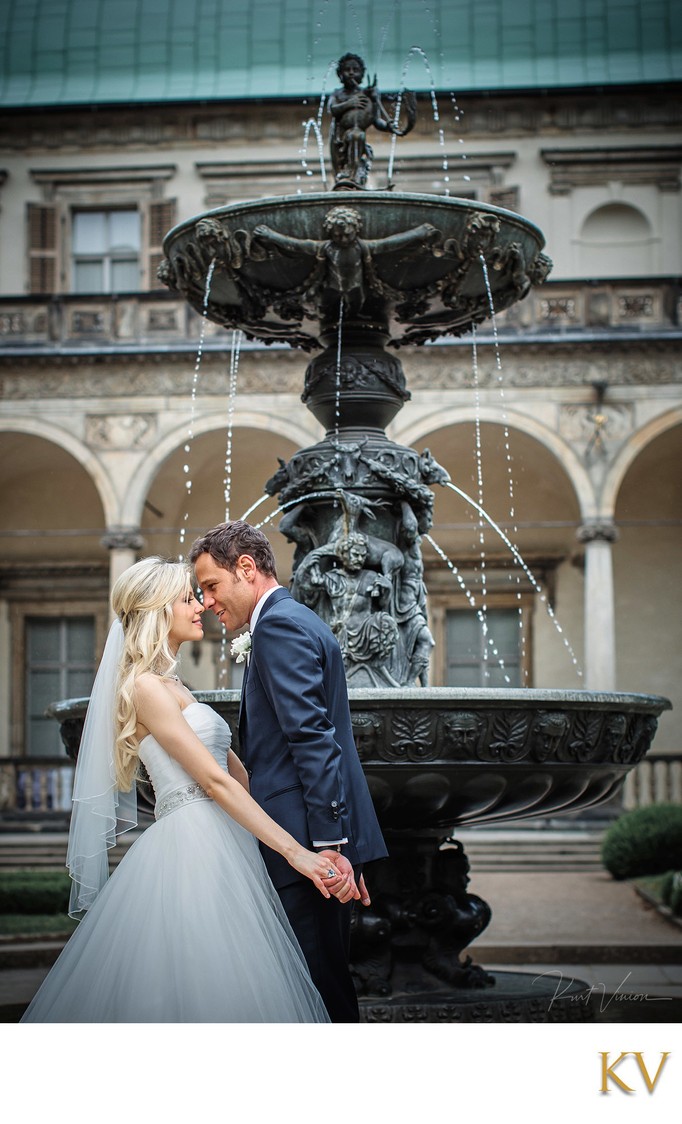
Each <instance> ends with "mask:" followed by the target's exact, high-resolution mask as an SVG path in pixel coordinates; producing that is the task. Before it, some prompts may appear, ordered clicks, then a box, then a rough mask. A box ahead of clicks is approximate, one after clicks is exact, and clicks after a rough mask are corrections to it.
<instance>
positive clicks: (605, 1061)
mask: <svg viewBox="0 0 682 1124" xmlns="http://www.w3.org/2000/svg"><path fill="white" fill-rule="evenodd" d="M599 1056H600V1058H601V1089H600V1090H599V1092H600V1093H610V1092H611V1089H610V1088H609V1081H612V1082H613V1084H614V1085H616V1086H617V1087H618V1088H619V1089H622V1090H623V1092H624V1093H635V1092H636V1089H633V1088H632V1086H631V1085H628V1084H627V1082H626V1081H625V1080H624V1079H623V1076H619V1074H617V1073H616V1069H617V1068H618V1067H622V1065H623V1064H624V1063H625V1059H626V1058H634V1059H635V1063H636V1066H637V1069H635V1070H634V1075H633V1066H632V1063H630V1064H629V1065H628V1066H627V1073H626V1075H627V1078H628V1081H633V1080H634V1078H635V1077H637V1078H638V1079H639V1078H640V1077H641V1079H642V1080H643V1082H644V1085H645V1087H646V1089H647V1091H648V1092H649V1093H653V1092H655V1090H656V1085H657V1084H658V1081H659V1080H660V1077H661V1074H662V1072H663V1067H664V1065H665V1063H666V1062H667V1060H668V1058H669V1057H670V1052H669V1051H666V1053H661V1060H660V1062H659V1063H658V1069H657V1070H656V1072H655V1074H654V1075H653V1077H652V1076H651V1075H650V1074H649V1070H648V1069H647V1066H646V1063H645V1061H644V1054H643V1053H642V1052H641V1051H639V1052H637V1053H629V1052H624V1053H622V1054H621V1055H620V1057H618V1058H616V1060H615V1061H613V1062H611V1063H609V1055H608V1054H603V1053H600V1055H599ZM637 1070H639V1074H638V1072H637Z"/></svg>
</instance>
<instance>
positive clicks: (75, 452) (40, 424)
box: [0, 418, 119, 526]
mask: <svg viewBox="0 0 682 1124" xmlns="http://www.w3.org/2000/svg"><path fill="white" fill-rule="evenodd" d="M0 432H5V433H24V434H26V436H27V437H38V438H40V439H42V440H44V441H47V442H48V443H49V444H50V445H56V446H57V447H58V448H60V449H63V450H64V452H66V453H68V454H69V455H70V456H72V457H73V458H74V460H75V461H77V463H78V464H79V465H80V466H81V468H82V469H84V471H85V472H86V473H87V474H88V476H89V477H90V479H91V480H92V482H93V484H94V486H95V488H96V490H97V494H98V496H99V499H100V503H101V504H102V508H103V511H104V521H105V524H106V526H110V525H111V524H115V523H118V522H119V517H118V511H119V502H118V497H117V496H116V492H115V490H114V488H113V486H112V482H111V479H110V478H109V476H108V474H107V472H106V470H105V468H104V466H103V465H102V464H101V462H100V461H99V460H98V459H97V457H96V456H95V454H94V453H93V452H92V450H91V449H89V448H88V446H87V445H85V444H84V443H83V442H82V441H79V440H78V438H76V437H74V436H73V434H71V433H69V432H67V430H65V429H61V428H60V427H59V426H58V425H55V424H54V422H52V421H50V422H49V423H48V422H45V421H42V420H41V419H38V418H30V419H29V418H3V419H2V423H0Z"/></svg>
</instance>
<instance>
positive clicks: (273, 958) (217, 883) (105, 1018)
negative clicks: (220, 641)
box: [22, 558, 338, 1023]
mask: <svg viewBox="0 0 682 1124" xmlns="http://www.w3.org/2000/svg"><path fill="white" fill-rule="evenodd" d="M112 607H113V609H114V612H115V613H116V616H117V618H118V619H117V620H115V621H114V623H113V625H112V626H111V630H110V632H109V637H108V639H107V643H106V647H105V650H104V655H103V657H102V661H101V664H100V668H99V671H98V674H97V678H96V680H95V685H94V687H93V691H92V695H91V699H90V704H89V707H88V712H87V715H86V720H85V725H84V729H83V737H82V739H81V748H80V752H79V755H78V764H77V767H76V777H75V784H74V796H73V800H74V807H73V813H72V817H71V829H70V833H69V846H68V852H67V865H68V867H69V872H70V874H71V878H72V880H73V881H72V889H71V902H70V906H69V913H70V914H71V915H72V916H83V915H84V916H83V920H82V922H81V924H80V925H79V926H78V929H77V930H76V932H75V933H74V934H73V936H72V937H71V939H70V940H69V942H68V944H67V945H66V947H65V948H64V950H63V952H62V953H61V955H60V957H59V959H58V960H57V962H56V963H55V965H54V967H53V968H52V970H51V971H50V973H49V974H48V976H47V977H46V979H45V980H44V982H43V984H42V986H41V988H40V989H39V991H38V992H37V994H36V996H35V997H34V999H33V1001H32V1002H31V1004H30V1005H29V1007H28V1009H27V1011H26V1013H25V1014H24V1016H23V1019H22V1022H62V1023H63V1022H76V1023H86V1022H100V1023H118V1022H128V1023H144V1022H172V1023H184V1022H194V1023H204V1022H230V1023H232V1022H235V1023H236V1022H328V1021H329V1018H328V1015H327V1012H326V1010H325V1007H324V1005H323V1003H322V1000H321V999H320V996H319V994H318V992H317V990H316V989H315V987H314V986H313V983H312V980H311V979H310V975H309V973H308V968H307V966H306V964H305V961H304V959H303V954H302V953H301V950H300V948H299V946H298V943H297V941H296V938H295V936H294V934H293V932H292V930H291V928H290V926H289V922H288V921H287V918H286V915H285V914H284V911H283V909H282V907H281V905H280V902H279V898H278V896H277V893H276V892H275V890H274V888H273V886H272V883H271V882H270V879H269V877H268V875H267V872H266V870H265V866H264V863H263V860H262V858H261V855H260V851H259V848H258V843H257V840H258V839H260V840H261V841H262V842H263V843H265V844H267V846H269V847H272V848H274V849H275V850H276V851H278V852H279V853H280V854H281V855H283V856H284V858H285V859H286V860H287V861H288V862H289V864H290V865H291V866H292V867H294V869H295V870H297V871H298V872H299V873H301V874H304V875H306V876H307V877H308V878H310V879H311V880H312V882H313V883H314V885H315V886H316V887H317V888H318V890H319V891H320V893H322V894H323V895H324V896H325V897H329V896H330V893H329V890H328V889H327V887H326V886H325V879H326V880H330V879H331V880H333V879H337V881H336V882H334V881H330V883H329V884H330V885H331V886H332V887H333V888H334V892H336V887H337V885H338V872H337V871H336V870H335V869H334V868H333V864H332V865H331V866H330V863H329V860H328V859H326V858H323V857H321V856H320V855H318V854H315V853H313V852H312V851H307V850H306V849H305V848H303V847H301V846H300V844H299V843H297V841H296V840H295V839H293V837H292V836H291V835H289V834H288V832H286V831H284V830H283V829H282V828H280V827H279V826H278V825H277V824H276V823H275V822H274V821H273V820H271V819H270V817H269V816H268V815H267V814H266V813H265V812H264V811H263V810H262V808H260V806H259V805H258V804H256V802H255V801H254V800H253V799H252V798H251V796H250V795H249V792H248V783H249V782H248V777H247V774H246V770H245V769H244V766H243V765H242V764H241V762H240V761H239V758H238V757H237V756H236V754H235V753H233V752H232V750H231V749H230V729H229V727H228V725H227V724H226V723H225V722H224V721H223V719H222V718H220V716H219V715H218V714H217V713H216V712H215V711H214V710H213V709H212V708H211V707H210V706H208V705H206V704H204V703H199V702H196V700H195V699H194V698H193V696H192V695H191V694H190V692H189V691H188V690H187V689H186V688H185V687H184V686H183V685H182V684H181V682H180V680H179V678H178V676H177V675H175V674H174V672H175V667H176V656H177V653H178V649H179V647H180V645H181V644H182V643H183V642H185V641H188V640H190V641H191V640H197V639H200V638H201V637H202V636H203V628H202V623H201V614H202V612H203V606H202V605H201V604H200V603H199V602H198V601H197V600H196V598H195V596H194V593H193V590H192V585H191V573H190V570H189V568H188V567H187V566H186V565H185V564H184V563H179V562H165V561H164V560H163V559H161V558H147V559H144V560H143V561H141V562H137V563H136V564H135V565H134V566H132V567H131V568H130V569H129V570H126V572H125V573H124V574H122V575H121V577H120V578H119V579H118V581H117V582H116V584H115V586H114V588H113V591H112ZM138 761H142V763H143V765H144V766H145V768H146V770H147V772H148V774H149V777H150V779H151V782H152V785H153V787H154V793H155V797H156V807H155V813H154V814H155V817H156V822H155V823H154V824H153V825H152V826H150V827H149V828H147V830H146V831H145V832H144V833H143V834H142V835H141V836H140V837H139V838H138V839H137V840H136V841H135V843H134V844H133V845H132V847H131V848H130V850H129V851H128V853H127V854H126V855H125V857H124V858H123V860H122V861H121V863H120V864H119V866H118V868H117V869H116V870H115V871H114V873H113V874H112V876H111V878H109V877H108V859H107V851H108V848H109V847H112V846H114V844H115V843H116V837H117V835H119V834H121V833H122V832H124V831H127V830H129V829H130V828H132V827H135V826H136V825H137V807H136V796H135V777H136V773H137V769H138Z"/></svg>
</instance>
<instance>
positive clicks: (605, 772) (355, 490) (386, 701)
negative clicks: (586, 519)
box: [53, 55, 670, 1021]
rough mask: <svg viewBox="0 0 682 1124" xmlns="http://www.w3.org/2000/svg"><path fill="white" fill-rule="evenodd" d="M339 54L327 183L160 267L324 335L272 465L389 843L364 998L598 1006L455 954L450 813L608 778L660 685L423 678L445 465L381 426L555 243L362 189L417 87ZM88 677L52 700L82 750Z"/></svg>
mask: <svg viewBox="0 0 682 1124" xmlns="http://www.w3.org/2000/svg"><path fill="white" fill-rule="evenodd" d="M338 74H339V77H340V79H341V81H342V85H341V86H340V87H339V89H338V90H336V91H335V92H334V93H333V94H332V95H331V97H330V99H329V110H330V112H331V115H332V118H333V125H332V136H331V157H332V167H333V169H334V174H335V182H334V188H333V191H332V192H331V193H329V192H324V193H319V194H307V195H290V196H284V197H281V198H272V199H262V200H258V201H256V202H249V203H240V204H234V205H231V206H227V207H221V208H218V209H217V210H213V211H210V212H208V213H207V214H204V215H200V216H198V217H194V218H192V219H189V220H188V221H186V222H183V223H181V224H180V225H179V226H177V227H175V228H174V229H173V230H172V231H170V233H169V234H168V235H167V236H166V239H165V243H164V251H165V255H166V258H165V261H164V262H163V263H162V265H161V267H160V270H159V276H160V279H161V280H162V281H163V282H164V283H165V284H166V285H168V286H169V287H170V288H171V289H172V290H174V291H177V292H180V293H182V294H183V296H184V297H185V299H186V300H187V301H188V302H189V303H190V304H191V305H192V306H193V307H194V308H195V309H196V310H197V311H198V312H199V313H200V314H202V315H206V316H207V317H208V319H210V320H212V321H215V322H217V323H219V324H222V325H224V326H225V327H227V328H233V329H240V330H241V331H242V332H243V333H244V334H245V335H246V337H247V338H249V339H254V340H260V341H263V342H265V343H273V342H278V343H288V344H290V345H291V346H292V347H294V348H297V349H300V350H302V351H305V352H314V353H315V354H314V356H313V357H312V358H311V360H310V362H309V365H308V368H307V370H306V373H305V381H304V391H303V401H304V402H305V403H306V405H307V407H308V408H309V409H310V410H311V411H312V412H313V414H314V416H315V417H316V419H317V420H318V421H319V422H320V423H321V424H322V425H323V426H324V428H325V430H326V432H325V436H324V438H323V439H322V440H321V441H320V442H318V443H317V444H316V445H314V446H312V447H310V448H307V449H303V450H301V451H299V452H297V453H296V454H295V455H294V456H293V457H292V458H291V459H290V460H289V461H288V462H286V463H285V462H284V461H280V465H279V468H278V469H277V471H276V472H275V473H274V474H273V476H272V478H271V479H270V480H268V481H267V482H266V484H265V489H266V491H267V492H268V493H269V494H271V495H276V496H277V497H278V501H279V504H280V506H281V507H282V509H283V511H284V514H283V518H282V520H281V523H280V525H279V530H280V531H281V532H282V533H283V534H284V535H285V536H286V538H287V539H288V540H289V541H290V542H292V543H293V544H295V553H294V560H293V576H292V582H291V588H292V592H293V594H294V596H295V597H297V598H298V599H299V600H301V601H303V602H305V603H306V604H308V605H309V606H311V607H312V608H313V609H314V610H315V611H316V612H318V613H319V614H320V616H322V617H323V619H325V620H326V621H327V622H328V623H329V625H330V627H331V628H332V629H333V631H334V632H335V634H336V635H337V637H338V639H339V643H340V645H341V648H342V651H343V654H344V661H345V665H346V672H347V679H348V686H349V693H350V699H351V709H352V714H353V723H354V730H355V735H356V741H357V745H358V750H359V753H360V757H361V760H362V763H363V767H364V770H365V773H366V776H367V779H368V783H369V786H370V790H371V793H372V797H373V799H374V802H375V805H376V808H377V812H378V815H379V819H380V822H381V824H382V828H383V830H384V832H385V835H386V838H387V843H388V846H389V851H390V853H391V858H390V859H389V860H388V861H385V862H382V863H379V864H376V868H375V869H374V870H372V871H371V880H372V890H373V895H372V896H373V906H372V909H371V911H369V912H368V911H358V917H357V923H356V927H355V932H354V946H353V955H352V960H353V965H354V971H355V976H356V981H357V985H358V990H359V993H360V995H361V997H362V1004H361V1005H362V1009H363V1011H364V1015H363V1017H364V1018H365V1019H367V1020H374V1021H377V1020H383V1021H404V1020H412V1019H415V1018H416V1019H422V1020H423V1019H427V1020H437V1021H443V1020H445V1021H447V1020H461V1019H464V1020H477V1019H493V1020H499V1019H522V1020H524V1019H531V1018H533V1019H543V1018H545V1019H554V1018H584V1017H589V1011H588V1010H587V1009H586V1007H585V1005H584V1004H580V1003H578V1004H575V1003H574V1004H571V1003H570V1002H567V1003H566V1004H563V1005H561V1004H552V1005H551V1012H549V1010H548V1008H549V1006H550V1005H549V1004H547V1002H546V997H545V996H543V994H542V993H541V992H538V991H533V989H532V988H530V987H529V986H528V984H527V982H526V980H525V978H521V979H520V980H519V978H518V977H519V973H501V974H500V975H499V976H498V977H495V976H494V975H492V974H491V973H488V972H486V971H485V970H484V969H483V968H481V967H479V966H477V965H475V964H473V963H472V961H471V958H470V957H469V956H466V955H465V956H464V957H462V953H463V951H464V950H465V949H466V947H467V945H468V944H469V943H470V942H471V941H472V940H474V939H475V938H476V937H477V936H478V935H479V934H480V933H481V932H482V931H483V929H484V928H485V926H486V925H487V924H488V922H489V920H490V916H491V911H490V908H489V907H488V905H487V904H486V903H485V902H483V901H482V900H481V899H480V898H478V897H476V896H475V895H473V894H470V893H469V892H468V890H467V884H468V881H469V875H468V870H469V867H468V862H467V859H466V855H465V854H464V850H463V848H462V846H461V844H460V843H458V842H457V841H456V839H454V838H453V832H456V829H457V827H458V826H464V825H473V824H483V823H503V822H507V821H513V820H519V819H525V818H528V817H532V816H535V817H538V816H549V815H552V816H555V815H558V814H561V813H566V812H576V811H579V810H581V809H585V808H589V807H593V806H595V805H597V804H600V803H602V802H604V801H607V800H609V799H610V798H611V797H613V796H614V795H615V794H617V793H618V791H619V789H620V788H621V786H622V784H623V781H624V779H625V776H626V774H627V773H628V771H629V770H631V769H632V768H633V767H634V766H635V765H636V764H637V762H638V761H640V760H641V758H642V757H643V755H644V754H645V753H646V752H647V750H648V749H649V747H650V745H651V742H652V739H653V736H654V733H655V730H656V725H657V716H658V715H659V714H660V713H661V711H662V710H664V709H665V708H667V707H669V705H670V704H669V702H668V700H667V699H663V698H660V697H658V696H649V695H639V694H619V693H608V694H607V693H594V692H588V691H580V690H575V691H574V690H566V691H564V690H537V689H520V688H519V689H509V690H502V689H473V688H472V689H454V688H433V687H430V686H429V685H428V665H429V655H430V651H431V648H432V645H433V639H432V637H431V633H430V631H429V627H428V614H427V604H426V596H425V586H424V580H423V564H422V557H421V550H420V541H421V536H423V535H424V534H425V533H427V532H428V530H429V528H430V526H431V521H432V512H433V504H434V494H433V490H432V488H433V486H434V485H435V486H438V485H442V484H444V483H445V482H447V481H448V480H449V474H448V472H447V471H446V469H445V468H443V467H442V466H440V465H439V464H437V463H436V461H435V460H434V459H433V457H432V456H431V454H430V452H429V450H428V449H425V450H423V451H422V452H418V451H416V450H414V449H412V448H407V447H404V446H401V445H398V444H396V443H395V442H393V441H391V440H389V439H388V438H387V436H386V433H385V427H386V426H387V425H388V423H389V422H390V421H391V420H392V418H393V417H395V415H396V414H397V412H398V411H399V410H400V409H401V407H402V405H403V404H404V402H405V401H407V400H408V399H409V397H410V394H409V390H408V389H407V387H406V383H405V376H404V373H403V369H402V365H401V363H400V360H399V358H398V355H397V354H396V351H397V350H398V349H399V348H400V347H401V346H402V345H420V344H424V343H426V342H427V341H430V340H435V339H437V338H439V337H441V336H444V335H461V334H463V333H465V332H467V331H469V330H470V329H471V327H472V326H473V325H476V324H478V323H480V322H482V321H483V320H485V319H486V318H487V317H489V315H490V311H491V310H490V300H491V299H492V303H493V306H494V309H495V311H496V312H499V311H500V310H502V309H505V308H508V307H509V306H511V305H512V304H514V303H515V302H516V301H519V300H522V299H523V298H524V297H525V296H526V295H527V293H528V292H529V290H530V288H531V286H532V285H537V284H540V283H541V282H542V281H543V280H544V279H545V277H546V276H547V274H548V273H549V271H550V269H551V264H552V263H551V261H550V259H549V258H548V257H546V255H545V254H544V253H543V246H544V239H543V236H542V234H541V232H540V231H539V230H538V229H537V228H536V227H535V226H534V225H533V224H532V223H530V222H528V220H526V219H525V218H522V217H521V216H520V215H517V214H514V213H512V212H509V211H505V210H502V209H500V208H497V207H493V206H487V205H484V204H481V203H478V202H475V201H472V200H463V199H458V198H453V197H449V196H447V197H446V196H433V195H419V194H410V193H400V192H397V191H394V190H385V191H380V190H368V189H367V186H366V185H367V178H368V174H369V171H370V169H371V164H372V155H373V154H372V149H371V146H370V145H369V143H368V141H367V132H368V130H369V129H370V128H371V127H375V128H377V129H379V130H381V131H384V132H389V133H396V134H398V135H402V134H404V133H406V132H408V131H409V129H410V128H411V127H412V125H413V124H414V117H415V109H414V98H413V96H412V95H410V94H409V92H406V91H405V92H403V93H402V94H401V97H400V99H399V100H398V103H396V104H395V107H394V112H393V115H391V113H390V112H389V111H388V110H387V109H386V107H385V105H384V101H383V100H382V97H381V95H380V93H379V91H378V89H377V87H376V80H375V81H374V83H373V84H371V85H369V86H365V87H361V82H362V78H363V74H364V64H363V63H362V60H361V59H359V58H358V56H355V55H345V56H344V57H343V58H342V59H340V60H339V67H338ZM401 113H402V116H403V117H404V118H405V119H406V120H405V122H404V124H403V125H402V126H401V125H400V124H399V117H400V116H401ZM209 273H210V278H211V279H210V287H209V289H208V293H207V277H208V276H209ZM486 276H487V280H486ZM387 347H390V348H391V351H388V350H387ZM197 697H198V698H200V699H201V700H202V701H205V702H209V703H210V704H211V705H212V706H214V707H215V708H216V709H217V710H218V711H219V712H220V713H221V714H223V715H224V717H225V718H226V719H227V720H228V721H229V722H230V725H231V727H232V731H233V735H234V738H235V744H236V745H237V746H238V731H237V721H236V718H237V711H238V693H237V692H234V691H212V692H198V693H197ZM85 701H86V700H85ZM85 701H84V700H80V701H75V700H69V701H68V702H66V703H60V704H56V705H55V707H54V708H53V713H54V714H55V716H56V717H57V718H58V719H59V720H60V721H61V722H62V733H63V736H64V739H65V741H66V743H67V747H68V746H70V748H71V752H72V753H73V752H76V751H77V744H78V740H79V737H80V724H81V721H82V714H83V711H84V702H85ZM512 977H515V978H512ZM575 986H576V988H577V989H578V990H580V988H581V987H583V986H584V985H582V984H581V982H580V981H576V983H575ZM569 998H570V996H569Z"/></svg>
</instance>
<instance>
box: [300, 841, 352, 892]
mask: <svg viewBox="0 0 682 1124" xmlns="http://www.w3.org/2000/svg"><path fill="white" fill-rule="evenodd" d="M330 856H331V859H330ZM339 858H341V856H340V855H338V854H337V853H336V851H333V852H331V851H329V852H321V853H320V854H319V855H318V854H317V853H316V852H315V851H306V850H305V848H304V847H301V848H300V849H299V850H298V851H297V852H296V854H295V855H294V856H293V858H292V859H290V863H291V866H293V868H294V870H297V871H298V873H299V874H305V876H306V878H309V879H310V880H311V882H313V883H314V885H315V886H316V887H317V889H318V890H319V891H320V893H321V894H322V897H323V898H329V897H331V893H330V891H329V890H328V889H327V886H326V885H325V883H330V884H331V885H332V886H333V885H334V884H335V883H336V882H338V880H339V879H340V878H342V877H343V876H342V875H341V874H340V870H339V863H338V862H337V860H338V859H339ZM341 861H342V862H346V861H347V860H345V859H342V860H341ZM330 871H332V872H333V875H332V876H330V874H329V872H330ZM332 893H333V890H332Z"/></svg>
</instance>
